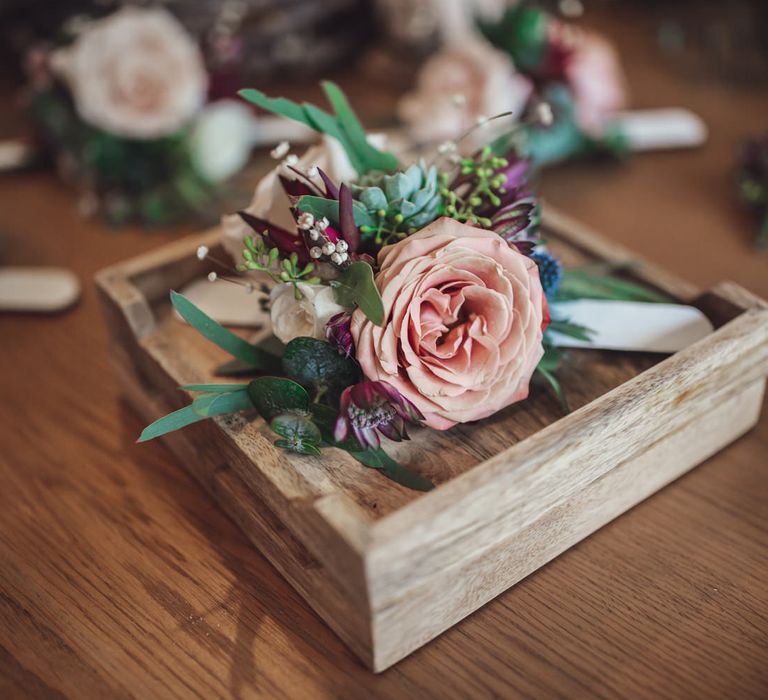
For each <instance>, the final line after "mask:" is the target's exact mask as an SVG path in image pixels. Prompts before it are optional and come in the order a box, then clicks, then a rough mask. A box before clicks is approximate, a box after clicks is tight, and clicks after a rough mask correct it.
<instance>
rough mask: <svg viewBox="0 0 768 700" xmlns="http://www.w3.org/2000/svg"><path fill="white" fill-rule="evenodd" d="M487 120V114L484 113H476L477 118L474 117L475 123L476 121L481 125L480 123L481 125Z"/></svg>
mask: <svg viewBox="0 0 768 700" xmlns="http://www.w3.org/2000/svg"><path fill="white" fill-rule="evenodd" d="M487 121H488V116H487V115H485V114H478V115H477V119H475V123H476V124H477V125H478V126H482V125H483V124H485V123H486V122H487Z"/></svg>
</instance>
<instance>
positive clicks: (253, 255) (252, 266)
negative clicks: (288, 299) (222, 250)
mask: <svg viewBox="0 0 768 700" xmlns="http://www.w3.org/2000/svg"><path fill="white" fill-rule="evenodd" d="M243 260H244V261H245V262H244V263H243V264H242V265H240V266H239V267H238V269H239V270H241V271H245V270H255V271H258V272H265V273H266V274H268V275H269V276H270V278H272V280H273V281H275V282H277V283H278V284H282V283H288V284H292V285H293V290H294V294H295V295H296V299H301V298H302V294H301V290H300V289H299V286H298V285H299V282H303V283H304V284H319V283H320V278H319V277H316V276H311V275H313V273H314V272H315V266H314V265H313V264H312V263H311V262H310V263H307V264H306V265H300V264H299V256H298V254H296V253H291V254H290V255H289V256H288V257H287V258H283V259H282V260H281V259H280V251H279V250H278V249H277V248H270V247H268V246H267V244H266V241H265V240H264V239H263V238H262V237H261V236H248V237H246V239H245V250H243Z"/></svg>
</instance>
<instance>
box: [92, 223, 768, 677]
mask: <svg viewBox="0 0 768 700" xmlns="http://www.w3.org/2000/svg"><path fill="white" fill-rule="evenodd" d="M545 228H546V229H547V230H546V237H547V239H548V240H549V241H550V243H551V245H552V247H553V248H554V249H555V250H556V251H557V252H558V253H559V254H560V255H561V256H562V258H563V259H564V261H565V262H566V263H567V264H578V263H583V262H585V261H596V260H609V261H613V262H616V261H627V260H637V258H636V256H634V255H632V254H631V253H629V252H628V251H626V250H624V249H622V248H620V247H618V246H616V245H614V244H611V243H609V242H607V241H606V240H604V239H602V238H600V237H599V236H597V235H595V234H594V233H592V232H590V231H588V230H586V229H585V228H584V227H583V226H580V225H578V224H576V223H574V222H572V221H569V220H568V219H567V218H566V217H564V216H563V215H561V214H559V213H556V212H554V211H552V210H551V208H550V209H549V210H548V214H547V216H546V217H545ZM201 244H205V245H208V246H209V247H211V248H212V249H213V250H215V248H216V246H217V245H218V232H217V231H211V232H208V233H204V234H200V235H195V236H192V237H189V238H186V239H184V240H180V241H178V242H175V243H172V244H170V245H167V246H165V247H163V248H161V249H159V250H157V251H155V252H152V253H149V254H146V255H142V256H140V257H138V258H134V259H132V260H129V261H127V262H125V263H121V264H119V265H115V266H113V267H111V268H109V269H106V270H103V271H102V272H100V273H99V274H98V275H97V284H98V288H99V290H100V293H101V297H102V300H103V303H104V307H105V309H106V316H107V322H108V324H109V329H110V333H111V336H112V340H113V357H114V360H115V364H116V367H117V371H118V374H119V377H120V379H121V381H122V384H123V386H124V390H125V394H126V396H127V398H128V399H129V401H130V402H131V403H132V405H133V406H135V408H136V410H137V411H138V412H139V413H140V414H141V415H142V417H143V418H144V419H145V420H146V421H147V422H150V421H152V420H154V419H156V418H158V417H159V416H161V415H163V414H165V413H167V412H169V411H171V410H175V409H177V408H180V407H182V406H183V405H185V404H187V403H188V402H189V396H187V395H185V394H184V392H180V391H179V390H178V389H177V388H176V387H178V386H179V385H181V384H189V383H203V382H209V381H211V380H215V377H214V376H213V374H212V370H213V369H214V368H215V367H216V366H217V365H219V364H220V363H221V362H223V361H225V360H226V359H227V358H226V357H225V355H224V353H223V352H222V351H220V350H219V349H218V348H216V347H215V346H213V345H212V344H211V343H209V342H207V341H206V340H204V339H203V338H201V337H200V336H199V335H198V334H197V333H196V332H195V331H194V330H192V329H191V328H189V327H188V326H186V325H185V324H183V323H181V322H179V321H178V320H176V318H174V317H173V315H172V314H171V307H170V304H169V300H168V290H169V289H171V288H175V289H178V288H180V287H182V286H183V285H184V284H186V283H187V282H189V281H190V280H192V279H196V278H198V277H201V276H203V275H204V274H205V273H207V272H208V271H209V270H210V269H211V267H210V264H209V263H208V262H200V261H198V260H197V258H196V256H195V250H196V248H197V247H198V246H199V245H201ZM220 255H223V254H222V253H220ZM635 277H636V278H639V279H642V280H644V281H645V282H647V283H649V284H650V285H651V286H653V287H655V288H657V289H659V290H662V291H665V292H667V293H668V294H670V295H672V296H673V297H675V298H676V299H679V300H681V301H685V302H690V303H693V304H695V305H697V306H698V307H699V308H701V309H702V310H703V311H704V313H705V314H706V315H707V316H708V317H709V318H710V319H711V320H712V321H713V323H714V325H715V327H716V328H717V330H716V331H715V332H714V333H713V334H712V335H711V336H709V337H708V338H706V339H704V340H702V341H700V342H698V343H696V344H695V345H693V346H691V347H689V348H687V349H686V350H684V351H682V352H679V353H677V354H675V355H673V356H662V355H651V354H642V353H614V352H601V351H593V350H580V351H572V352H571V354H570V361H569V363H568V365H567V367H566V368H565V369H564V371H563V372H562V373H561V379H562V383H563V386H564V387H565V388H566V391H567V393H568V396H569V400H570V402H571V404H572V408H574V409H575V410H574V411H573V412H572V413H571V414H570V415H568V416H565V417H563V415H562V413H561V411H560V409H559V406H558V404H557V402H556V401H555V400H554V399H553V397H552V396H551V394H550V393H549V391H547V390H546V388H544V387H536V386H534V388H533V390H532V394H531V398H529V400H527V401H525V402H523V403H521V404H518V405H515V406H512V407H510V408H509V409H507V410H505V411H503V412H501V413H499V414H497V415H496V416H494V417H492V418H490V419H487V420H485V421H481V422H479V423H477V424H466V425H461V426H457V427H456V428H454V429H452V430H450V431H448V432H445V433H440V432H435V431H429V430H423V431H418V432H417V434H416V435H415V436H414V439H413V440H412V441H411V442H410V443H403V444H401V445H396V446H395V445H393V446H392V449H391V450H390V451H391V453H392V454H393V456H395V457H396V458H398V459H399V460H401V461H402V462H404V463H406V464H408V465H409V466H410V467H411V468H413V469H415V470H417V471H419V472H420V473H422V474H424V475H426V476H428V477H429V478H431V479H432V480H433V481H434V482H435V483H436V484H438V487H437V488H436V489H435V490H434V491H431V492H429V493H426V494H425V493H417V492H414V491H409V490H407V489H405V488H402V487H400V486H398V485H397V484H394V483H392V482H391V481H388V480H387V479H385V478H383V477H382V476H381V475H380V474H378V473H377V472H376V471H374V470H370V469H366V468H364V467H362V466H361V465H359V464H358V463H357V462H356V461H354V460H353V459H351V458H350V457H349V456H347V455H346V454H345V453H343V452H341V451H338V450H326V451H325V452H326V456H324V457H322V458H315V457H302V456H296V455H291V454H288V453H286V452H284V451H282V450H279V449H277V448H275V447H274V446H273V444H272V443H273V440H274V435H272V434H271V432H270V431H269V428H268V427H267V426H265V425H264V422H263V421H262V420H261V419H258V420H254V421H251V422H248V421H246V420H245V419H244V418H242V417H239V416H238V417H235V418H223V419H222V418H217V419H215V420H213V421H206V422H204V423H198V424H196V425H195V426H193V427H189V428H186V429H184V430H182V431H180V432H177V433H174V434H171V435H169V436H167V437H166V438H163V439H164V440H165V441H166V442H167V444H168V445H169V446H170V447H171V449H172V450H173V451H174V452H175V453H176V454H177V455H178V457H179V459H180V460H181V462H182V464H184V466H185V467H186V468H187V469H188V470H189V471H190V472H192V473H193V474H194V475H195V476H196V477H197V478H198V479H199V480H200V481H201V482H202V483H203V484H204V485H205V487H206V488H207V489H208V490H209V491H210V492H211V493H212V494H213V495H214V497H215V498H216V499H217V500H218V502H219V503H220V504H221V507H222V508H224V509H225V510H226V512H227V513H229V515H230V516H231V517H232V518H234V519H235V520H236V521H237V522H238V523H239V525H240V526H241V527H242V529H243V530H244V531H245V533H246V534H247V535H248V536H249V537H250V538H251V539H252V540H253V542H254V544H255V545H256V546H257V547H258V548H259V549H260V550H261V551H262V552H263V554H264V555H266V556H267V557H268V558H269V560H270V561H271V562H272V563H273V564H274V566H275V567H277V569H279V570H280V571H281V572H282V574H283V575H284V576H285V578H287V579H288V581H290V583H291V584H292V585H293V586H294V587H295V588H296V590H298V591H299V592H300V593H301V595H302V596H303V597H304V598H305V599H306V600H307V602H308V603H309V604H310V605H311V606H312V607H313V608H314V609H315V610H316V611H317V613H318V614H319V615H320V616H321V617H322V618H323V619H324V620H325V621H326V622H327V623H328V624H329V625H330V626H331V627H332V628H333V629H334V630H335V631H336V632H337V633H338V634H339V636H341V637H342V638H343V639H344V640H345V641H346V643H347V644H348V645H349V646H350V647H351V648H352V649H353V650H354V651H355V652H356V653H357V654H358V655H359V656H360V658H361V659H362V660H363V661H364V662H365V663H366V664H367V665H368V666H369V667H370V668H371V669H373V670H374V671H381V670H383V669H385V668H387V667H388V666H390V665H391V664H393V663H395V662H397V661H398V660H400V659H402V658H403V657H404V656H406V655H407V654H409V653H410V652H412V651H414V650H415V649H417V648H418V647H420V646H421V645H423V644H424V643H426V642H428V641H429V640H430V639H432V638H433V637H435V636H436V635H438V634H440V633H441V632H442V631H444V630H446V629H448V628H449V627H450V626H452V625H454V624H455V623H457V622H458V621H459V620H461V619H462V618H463V617H465V616H466V615H468V614H469V613H471V612H472V611H474V610H476V609H477V608H478V607H480V606H481V605H483V604H484V603H486V602H488V601H489V600H491V599H492V598H494V597H495V596H497V595H498V594H499V593H501V592H502V591H504V590H506V589H507V588H509V587H510V586H512V585H513V584H514V583H516V582H517V581H519V580H520V579H522V578H523V577H525V576H527V575H528V574H530V573H531V572H533V571H535V570H536V569H538V568H539V567H540V566H542V565H543V564H545V563H546V562H548V561H549V560H551V559H552V558H554V557H556V556H557V555H558V554H560V553H561V552H563V551H564V550H566V549H568V548H569V547H570V546H572V545H573V544H575V543H577V542H578V541H579V540H581V539H582V538H584V537H586V536H587V535H589V534H590V533H592V532H594V531H595V530H597V529H598V528H600V527H602V526H603V525H605V524H606V523H607V522H609V521H610V520H612V519H613V518H615V517H616V516H618V515H620V514H621V513H623V512H624V511H626V510H627V509H629V508H631V507H632V506H634V505H635V504H636V503H638V502H640V501H642V500H643V499H644V498H646V497H648V496H649V495H651V494H652V493H654V492H655V491H657V490H658V489H660V488H661V487H662V486H664V485H665V484H668V483H669V482H670V481H672V480H674V479H675V478H677V477H678V476H680V475H681V474H683V473H684V472H686V471H687V470H689V469H690V468H691V467H693V466H694V465H696V464H698V463H700V462H702V461H703V460H704V459H706V458H707V457H709V456H710V455H712V454H713V453H714V452H716V451H717V450H719V449H721V448H722V447H723V446H724V445H726V444H728V443H730V442H731V441H733V440H735V439H736V438H737V437H738V436H740V435H742V434H743V433H744V432H746V431H747V430H748V429H749V428H750V427H752V426H753V425H754V424H755V423H756V421H757V419H758V416H759V411H760V407H761V402H762V395H763V390H764V387H765V377H766V374H768V306H767V305H766V304H765V302H763V301H762V300H760V299H758V298H756V297H754V296H753V295H751V294H750V293H748V292H746V291H744V290H742V289H740V288H739V287H737V286H736V285H733V284H730V283H724V284H721V285H718V286H717V287H716V288H715V289H713V290H712V291H710V292H708V293H705V294H701V293H699V292H698V291H697V290H695V289H693V288H692V287H690V286H689V285H687V284H685V283H682V282H680V281H678V280H676V279H674V278H673V277H671V276H670V275H668V274H666V273H664V272H663V271H661V270H659V269H657V268H655V267H654V266H652V265H649V264H645V265H643V266H642V267H641V268H640V270H639V271H638V272H637V273H636V274H635ZM249 299H250V298H249ZM253 303H255V301H254V302H253ZM388 449H389V447H388ZM670 564H671V563H670Z"/></svg>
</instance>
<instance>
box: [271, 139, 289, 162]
mask: <svg viewBox="0 0 768 700" xmlns="http://www.w3.org/2000/svg"><path fill="white" fill-rule="evenodd" d="M290 149H291V144H290V143H288V142H287V141H281V142H280V143H278V144H277V146H275V147H274V148H273V149H272V150H271V151H270V152H269V155H271V156H272V157H273V158H274V159H275V160H280V159H281V158H283V157H284V156H285V155H286V154H287V153H288V151H289V150H290Z"/></svg>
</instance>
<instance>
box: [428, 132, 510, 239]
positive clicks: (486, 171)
mask: <svg viewBox="0 0 768 700" xmlns="http://www.w3.org/2000/svg"><path fill="white" fill-rule="evenodd" d="M459 165H460V170H459V172H460V173H461V175H462V176H464V177H467V178H468V181H469V192H468V193H467V194H460V193H459V192H457V191H456V189H452V188H451V186H450V185H451V176H450V175H449V174H448V173H441V175H440V194H441V195H442V197H443V200H444V201H445V215H446V216H449V217H450V218H452V219H456V221H462V222H465V223H470V224H479V225H480V226H485V227H490V225H491V220H490V219H489V218H488V217H485V216H481V215H479V214H478V212H480V211H482V210H484V209H487V208H488V207H489V206H492V207H498V206H499V205H500V204H501V197H500V196H499V195H502V194H504V193H505V191H506V188H505V185H506V182H507V178H506V175H504V174H503V173H499V172H498V170H499V168H505V167H507V166H508V165H509V161H508V160H507V159H506V158H502V157H501V156H497V155H495V154H494V153H493V150H492V149H491V147H490V146H486V147H485V148H483V150H482V151H480V153H479V155H478V156H477V157H474V158H462V159H461V161H460V163H459Z"/></svg>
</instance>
